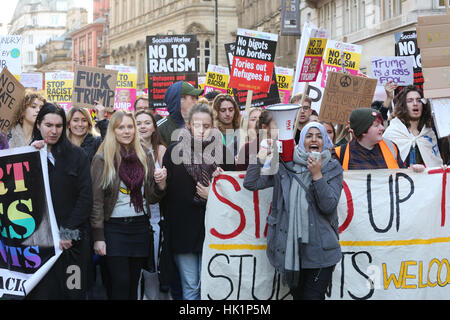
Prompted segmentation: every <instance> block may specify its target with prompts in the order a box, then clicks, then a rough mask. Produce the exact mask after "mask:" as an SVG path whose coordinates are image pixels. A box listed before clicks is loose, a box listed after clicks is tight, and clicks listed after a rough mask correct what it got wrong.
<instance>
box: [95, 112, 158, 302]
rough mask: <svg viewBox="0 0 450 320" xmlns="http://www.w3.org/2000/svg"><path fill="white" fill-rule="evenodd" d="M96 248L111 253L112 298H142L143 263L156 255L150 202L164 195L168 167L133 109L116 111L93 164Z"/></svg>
mask: <svg viewBox="0 0 450 320" xmlns="http://www.w3.org/2000/svg"><path fill="white" fill-rule="evenodd" d="M91 172H92V185H93V192H94V206H93V209H92V213H91V216H90V220H91V226H92V234H93V238H94V251H95V252H96V253H97V254H99V255H101V256H106V264H107V267H108V270H109V274H110V282H111V287H110V288H108V290H109V292H110V294H109V295H108V296H109V297H110V298H111V299H113V300H116V299H121V300H136V299H137V287H138V281H139V276H140V274H141V269H143V268H145V267H146V265H147V263H152V264H153V261H148V260H149V259H148V257H149V256H150V257H153V255H151V252H153V244H152V237H153V235H152V232H151V227H150V223H149V216H150V215H151V212H150V203H156V202H158V201H159V200H160V199H161V198H162V197H163V195H164V190H165V184H166V181H165V180H166V170H165V169H164V168H163V169H155V166H154V162H153V158H152V157H151V156H150V155H149V154H145V152H144V150H143V149H142V146H141V144H140V139H139V136H138V132H137V129H136V121H135V119H134V117H133V115H132V114H131V113H130V112H127V111H121V110H120V111H116V112H115V113H114V114H113V116H112V117H111V119H110V121H109V124H108V130H107V133H106V136H105V139H104V142H103V144H102V145H101V146H100V150H99V152H98V153H97V154H96V155H95V157H94V160H93V161H92V166H91Z"/></svg>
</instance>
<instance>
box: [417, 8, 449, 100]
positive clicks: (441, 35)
mask: <svg viewBox="0 0 450 320" xmlns="http://www.w3.org/2000/svg"><path fill="white" fill-rule="evenodd" d="M417 22H418V26H417V44H418V45H419V48H420V51H421V54H422V71H423V77H424V84H423V91H424V96H425V97H426V98H446V97H450V14H445V15H439V16H436V15H435V16H425V17H418V21H417Z"/></svg>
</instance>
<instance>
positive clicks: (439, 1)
mask: <svg viewBox="0 0 450 320" xmlns="http://www.w3.org/2000/svg"><path fill="white" fill-rule="evenodd" d="M435 1H437V7H438V8H445V0H435ZM448 6H449V7H450V0H448Z"/></svg>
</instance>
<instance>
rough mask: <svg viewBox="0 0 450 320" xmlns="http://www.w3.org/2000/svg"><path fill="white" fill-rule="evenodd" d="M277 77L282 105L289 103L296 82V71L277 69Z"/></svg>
mask: <svg viewBox="0 0 450 320" xmlns="http://www.w3.org/2000/svg"><path fill="white" fill-rule="evenodd" d="M275 74H276V75H277V86H278V92H279V94H280V101H281V103H289V99H290V98H291V95H292V83H293V80H294V69H290V68H283V67H275Z"/></svg>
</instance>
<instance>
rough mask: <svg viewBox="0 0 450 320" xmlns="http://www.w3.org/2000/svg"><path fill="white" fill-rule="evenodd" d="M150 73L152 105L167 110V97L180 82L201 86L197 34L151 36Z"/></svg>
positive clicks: (148, 72)
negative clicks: (166, 94)
mask: <svg viewBox="0 0 450 320" xmlns="http://www.w3.org/2000/svg"><path fill="white" fill-rule="evenodd" d="M146 41H147V59H148V60H147V74H148V89H149V90H148V96H149V101H150V103H151V104H152V105H153V106H154V107H157V108H162V107H165V106H166V105H165V103H164V94H165V93H166V90H167V88H168V87H170V86H171V85H172V84H173V83H175V82H178V81H185V82H189V83H190V84H192V85H193V86H194V87H197V86H198V65H197V48H198V44H197V37H196V35H173V36H172V35H170V36H147V38H146Z"/></svg>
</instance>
